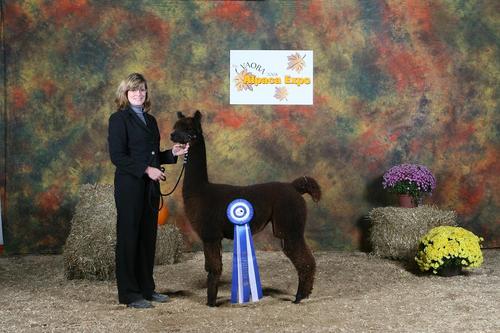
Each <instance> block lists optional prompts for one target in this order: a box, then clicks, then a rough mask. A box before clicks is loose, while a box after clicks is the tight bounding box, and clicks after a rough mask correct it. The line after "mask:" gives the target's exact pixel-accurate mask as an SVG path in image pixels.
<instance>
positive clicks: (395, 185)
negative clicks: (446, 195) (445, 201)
mask: <svg viewBox="0 0 500 333" xmlns="http://www.w3.org/2000/svg"><path fill="white" fill-rule="evenodd" d="M382 185H383V186H384V188H385V189H388V190H389V192H393V193H397V194H409V195H411V196H412V197H413V198H414V200H416V201H418V200H419V199H420V197H421V196H422V193H429V194H432V191H433V190H434V189H435V188H436V178H434V175H433V174H432V172H430V171H429V169H427V167H425V166H423V165H419V164H400V165H395V166H393V167H392V168H390V169H389V170H387V172H386V173H385V174H384V180H383V182H382Z"/></svg>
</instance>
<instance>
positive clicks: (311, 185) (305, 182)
mask: <svg viewBox="0 0 500 333" xmlns="http://www.w3.org/2000/svg"><path fill="white" fill-rule="evenodd" d="M292 185H293V187H295V189H296V190H297V192H299V193H300V194H304V193H309V195H310V196H311V198H312V199H313V201H314V202H318V201H319V199H321V188H320V187H319V184H318V183H317V182H316V180H314V178H311V177H307V176H302V177H300V178H297V179H295V180H294V181H293V182H292Z"/></svg>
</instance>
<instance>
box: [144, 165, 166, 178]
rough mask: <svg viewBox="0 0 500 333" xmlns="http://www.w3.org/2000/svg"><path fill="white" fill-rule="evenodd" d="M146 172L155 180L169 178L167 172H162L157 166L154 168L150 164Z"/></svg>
mask: <svg viewBox="0 0 500 333" xmlns="http://www.w3.org/2000/svg"><path fill="white" fill-rule="evenodd" d="M146 173H147V175H148V176H149V178H151V179H152V180H154V181H159V180H165V179H167V177H166V176H165V174H164V173H163V172H161V170H160V169H157V168H153V167H150V166H148V167H147V168H146Z"/></svg>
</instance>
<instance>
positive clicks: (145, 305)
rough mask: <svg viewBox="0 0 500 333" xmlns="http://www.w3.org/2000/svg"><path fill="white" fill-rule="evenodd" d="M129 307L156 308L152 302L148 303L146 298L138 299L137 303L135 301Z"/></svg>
mask: <svg viewBox="0 0 500 333" xmlns="http://www.w3.org/2000/svg"><path fill="white" fill-rule="evenodd" d="M127 307H129V308H136V309H149V308H154V306H153V304H151V302H150V301H147V300H145V299H144V298H141V299H138V300H137V301H133V302H132V303H128V304H127Z"/></svg>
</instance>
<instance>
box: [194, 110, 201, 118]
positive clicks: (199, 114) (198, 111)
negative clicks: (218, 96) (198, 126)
mask: <svg viewBox="0 0 500 333" xmlns="http://www.w3.org/2000/svg"><path fill="white" fill-rule="evenodd" d="M194 119H195V120H196V121H200V120H201V112H200V110H196V112H195V113H194Z"/></svg>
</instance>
